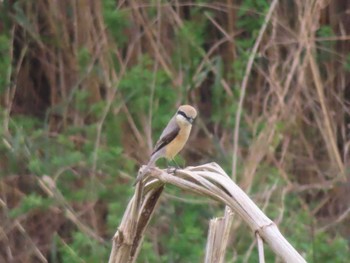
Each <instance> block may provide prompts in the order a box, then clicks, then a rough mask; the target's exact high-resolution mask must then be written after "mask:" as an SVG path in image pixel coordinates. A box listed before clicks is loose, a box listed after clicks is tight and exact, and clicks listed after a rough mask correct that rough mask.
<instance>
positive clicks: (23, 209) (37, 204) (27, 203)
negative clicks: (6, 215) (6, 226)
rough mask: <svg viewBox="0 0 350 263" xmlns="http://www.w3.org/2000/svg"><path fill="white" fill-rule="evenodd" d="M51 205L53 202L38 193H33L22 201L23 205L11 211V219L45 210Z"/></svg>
mask: <svg viewBox="0 0 350 263" xmlns="http://www.w3.org/2000/svg"><path fill="white" fill-rule="evenodd" d="M50 204H51V200H49V199H46V198H43V197H42V196H40V195H38V194H36V193H31V194H28V195H26V196H25V197H24V198H23V199H22V201H21V204H20V205H19V206H18V207H16V208H14V209H12V210H11V211H10V217H13V218H15V217H18V216H20V215H24V214H26V213H28V212H30V211H35V210H45V209H47V208H48V207H49V206H50Z"/></svg>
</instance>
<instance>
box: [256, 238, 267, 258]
mask: <svg viewBox="0 0 350 263" xmlns="http://www.w3.org/2000/svg"><path fill="white" fill-rule="evenodd" d="M255 237H256V240H257V245H258V252H259V263H265V256H264V242H263V241H262V239H261V237H260V235H259V233H255Z"/></svg>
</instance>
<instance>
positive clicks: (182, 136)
mask: <svg viewBox="0 0 350 263" xmlns="http://www.w3.org/2000/svg"><path fill="white" fill-rule="evenodd" d="M190 131H191V126H189V127H186V128H183V129H180V131H179V133H178V135H177V136H176V137H175V138H174V140H172V141H171V142H170V143H169V144H168V145H167V147H166V158H167V159H174V157H175V156H176V155H177V154H178V153H179V151H181V150H182V148H183V147H184V146H185V144H186V142H187V140H188V137H189V135H190Z"/></svg>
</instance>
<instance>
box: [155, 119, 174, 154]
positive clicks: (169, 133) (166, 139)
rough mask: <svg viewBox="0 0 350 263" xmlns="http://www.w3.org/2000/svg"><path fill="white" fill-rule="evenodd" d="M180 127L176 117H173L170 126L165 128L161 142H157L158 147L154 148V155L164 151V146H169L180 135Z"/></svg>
mask: <svg viewBox="0 0 350 263" xmlns="http://www.w3.org/2000/svg"><path fill="white" fill-rule="evenodd" d="M179 131H180V127H179V125H178V124H177V123H176V119H175V117H173V118H172V119H171V120H170V121H169V123H168V125H167V126H166V127H165V129H164V131H163V132H162V134H161V135H160V138H159V140H158V141H157V143H156V145H155V146H154V149H153V152H152V155H153V154H155V153H156V152H158V151H159V150H160V149H162V148H163V147H164V146H166V145H168V144H169V143H170V142H171V141H172V140H174V138H175V137H176V136H177V135H178V134H179Z"/></svg>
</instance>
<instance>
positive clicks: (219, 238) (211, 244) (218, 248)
mask: <svg viewBox="0 0 350 263" xmlns="http://www.w3.org/2000/svg"><path fill="white" fill-rule="evenodd" d="M232 219H233V213H232V211H231V209H230V208H229V207H226V209H225V216H224V217H220V218H214V219H212V220H210V224H209V233H208V240H207V247H206V251H205V252H206V255H205V261H204V262H205V263H221V262H224V260H225V251H226V247H227V242H228V238H229V235H230V228H231V225H232Z"/></svg>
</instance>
